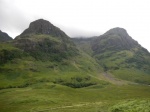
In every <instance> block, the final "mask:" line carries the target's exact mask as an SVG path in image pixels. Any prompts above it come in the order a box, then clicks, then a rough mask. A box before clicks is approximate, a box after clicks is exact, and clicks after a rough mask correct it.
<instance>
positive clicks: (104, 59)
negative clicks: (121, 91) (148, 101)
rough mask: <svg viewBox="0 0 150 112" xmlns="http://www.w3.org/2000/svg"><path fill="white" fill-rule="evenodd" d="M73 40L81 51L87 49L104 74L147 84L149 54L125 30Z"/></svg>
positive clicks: (149, 69) (149, 62)
mask: <svg viewBox="0 0 150 112" xmlns="http://www.w3.org/2000/svg"><path fill="white" fill-rule="evenodd" d="M73 40H74V42H75V43H76V45H78V47H79V48H81V49H83V50H84V49H85V48H86V46H88V47H89V49H90V50H89V51H90V53H91V56H92V57H93V58H95V59H96V60H97V62H98V63H99V65H100V66H102V67H103V69H104V72H109V73H111V74H113V75H115V76H116V77H118V78H121V79H124V80H130V81H134V82H138V83H146V84H149V82H150V53H149V52H148V51H147V50H146V49H145V48H143V47H142V46H141V45H140V44H138V42H137V41H135V40H133V39H132V38H131V37H130V36H129V35H128V33H127V31H126V30H125V29H123V28H113V29H110V30H109V31H107V32H106V33H105V34H103V35H101V36H99V37H96V38H93V39H85V40H84V39H82V40H81V39H78V41H77V39H73ZM87 40H88V42H87ZM80 43H81V44H80ZM84 51H87V50H84ZM87 53H88V54H89V52H87Z"/></svg>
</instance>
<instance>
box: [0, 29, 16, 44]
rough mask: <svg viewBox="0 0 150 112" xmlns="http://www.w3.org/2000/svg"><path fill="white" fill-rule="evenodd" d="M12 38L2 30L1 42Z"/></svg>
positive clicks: (0, 34) (0, 32)
mask: <svg viewBox="0 0 150 112" xmlns="http://www.w3.org/2000/svg"><path fill="white" fill-rule="evenodd" d="M10 40H13V39H12V38H11V37H10V36H9V35H8V34H7V33H5V32H2V31H1V30H0V42H7V41H10Z"/></svg>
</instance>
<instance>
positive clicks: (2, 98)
mask: <svg viewBox="0 0 150 112" xmlns="http://www.w3.org/2000/svg"><path fill="white" fill-rule="evenodd" d="M149 92H150V87H149V86H136V85H128V86H113V85H107V86H104V87H103V88H102V87H101V86H99V87H96V88H95V87H94V86H93V87H90V88H81V89H73V88H70V87H66V86H61V85H58V84H54V83H49V82H47V83H46V82H45V83H37V84H33V85H32V86H30V87H27V88H12V89H4V90H0V110H1V111H2V112H9V111H10V110H11V112H27V111H33V112H38V111H44V112H83V111H85V112H109V111H110V109H113V108H114V105H118V104H120V102H122V101H129V100H131V101H132V100H137V101H140V102H142V101H144V99H147V100H148V99H150V94H149ZM137 105H140V104H138V103H137ZM147 106H149V104H148V105H147V104H146V103H145V107H146V108H147ZM115 107H116V106H115ZM146 108H145V109H146Z"/></svg>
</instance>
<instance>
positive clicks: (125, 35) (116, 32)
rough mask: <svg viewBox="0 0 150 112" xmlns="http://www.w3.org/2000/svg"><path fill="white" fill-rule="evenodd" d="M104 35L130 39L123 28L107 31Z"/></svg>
mask: <svg viewBox="0 0 150 112" xmlns="http://www.w3.org/2000/svg"><path fill="white" fill-rule="evenodd" d="M105 34H106V35H112V34H115V35H119V36H121V37H124V38H127V37H130V36H129V34H128V33H127V31H126V30H125V29H124V28H120V27H116V28H112V29H110V30H109V31H107V32H106V33H105Z"/></svg>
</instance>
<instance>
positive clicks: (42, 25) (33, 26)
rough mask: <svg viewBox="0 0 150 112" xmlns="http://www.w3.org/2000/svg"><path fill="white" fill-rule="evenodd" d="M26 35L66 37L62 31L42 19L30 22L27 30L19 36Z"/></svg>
mask: <svg viewBox="0 0 150 112" xmlns="http://www.w3.org/2000/svg"><path fill="white" fill-rule="evenodd" d="M28 34H47V35H52V36H56V37H67V35H66V34H65V33H64V32H63V31H61V30H60V29H59V28H57V27H56V26H54V25H53V24H51V23H50V22H49V21H47V20H44V19H38V20H35V21H33V22H31V23H30V25H29V28H27V29H26V30H25V31H24V32H23V33H22V34H21V35H20V36H24V35H28Z"/></svg>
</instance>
